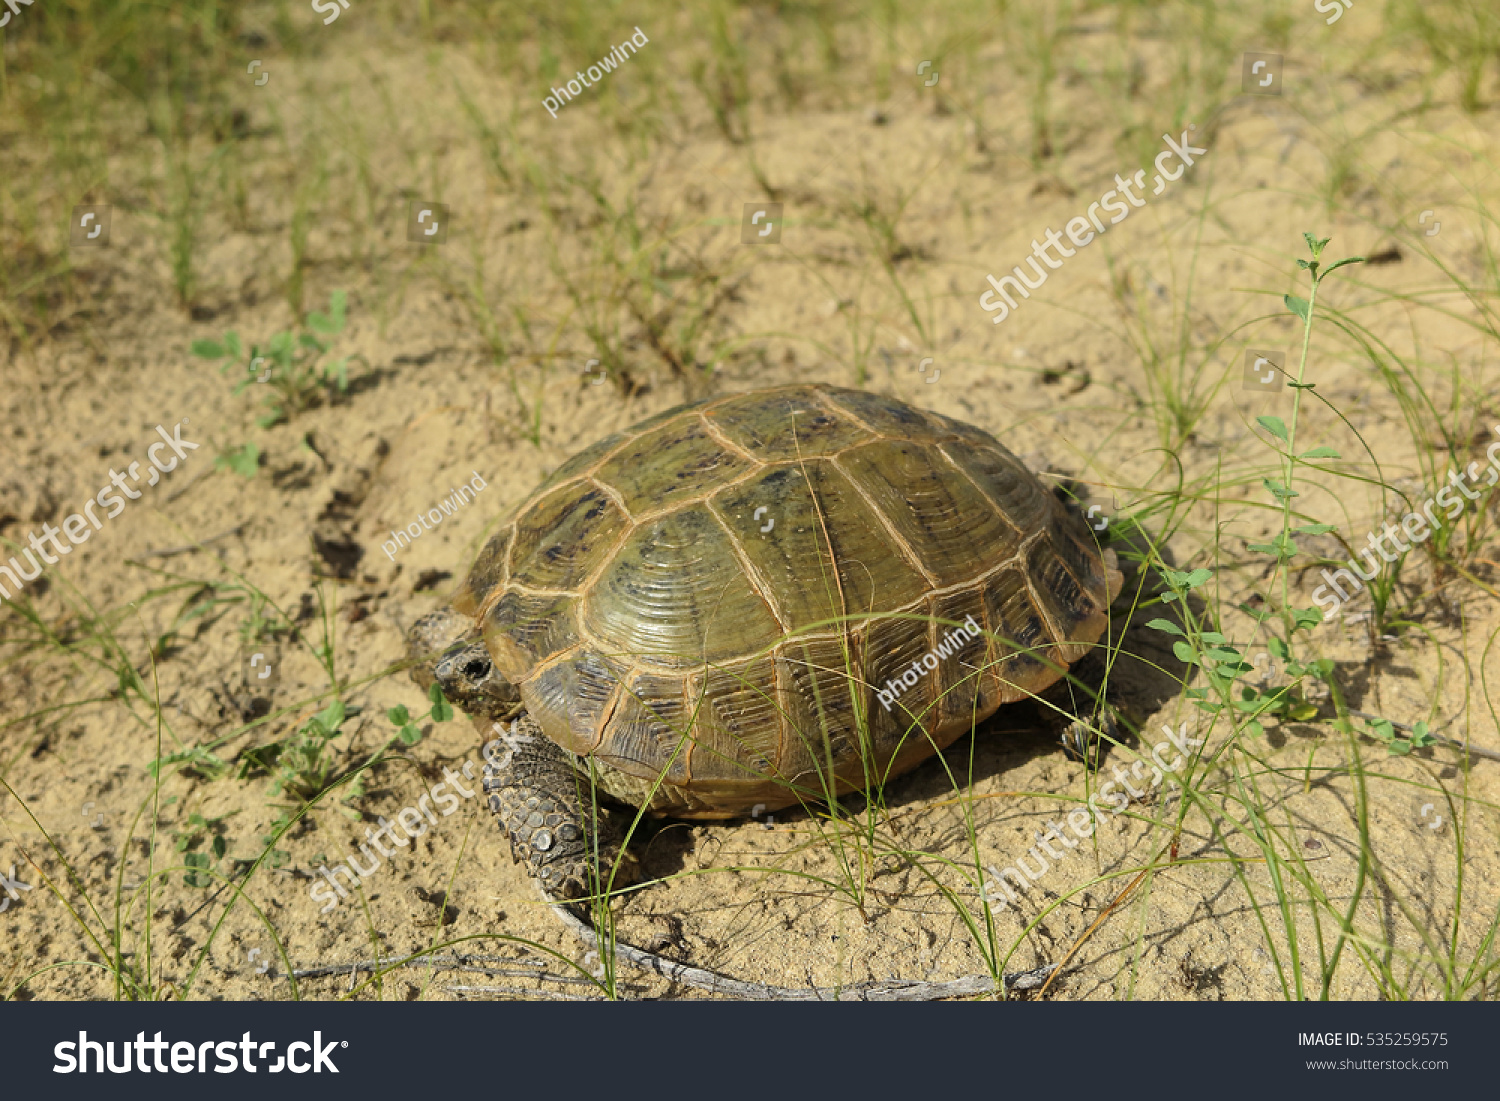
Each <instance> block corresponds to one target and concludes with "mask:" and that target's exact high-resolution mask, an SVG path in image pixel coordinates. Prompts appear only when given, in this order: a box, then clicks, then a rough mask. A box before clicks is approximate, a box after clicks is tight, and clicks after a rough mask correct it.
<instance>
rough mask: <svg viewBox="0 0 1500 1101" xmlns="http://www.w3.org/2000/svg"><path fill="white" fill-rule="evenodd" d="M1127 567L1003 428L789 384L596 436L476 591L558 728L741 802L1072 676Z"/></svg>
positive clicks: (855, 771)
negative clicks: (1012, 448)
mask: <svg viewBox="0 0 1500 1101" xmlns="http://www.w3.org/2000/svg"><path fill="white" fill-rule="evenodd" d="M1114 564H1115V562H1114V556H1113V554H1112V553H1110V552H1105V553H1103V554H1101V552H1100V550H1099V549H1098V547H1097V545H1096V543H1095V541H1094V540H1093V538H1092V532H1091V531H1090V529H1089V527H1088V525H1087V524H1086V523H1085V522H1084V521H1083V520H1082V519H1081V518H1080V517H1078V516H1077V515H1075V514H1074V513H1072V512H1069V511H1067V510H1066V509H1065V508H1064V507H1063V505H1062V504H1061V502H1060V501H1059V500H1058V499H1057V498H1056V497H1055V496H1054V495H1053V494H1052V493H1049V492H1048V491H1047V490H1046V489H1045V488H1044V487H1043V486H1042V484H1041V483H1040V482H1039V481H1038V480H1037V479H1036V477H1035V476H1034V475H1032V474H1031V473H1030V471H1028V470H1027V469H1026V468H1025V466H1023V465H1022V464H1021V462H1020V461H1019V460H1017V459H1016V457H1015V456H1014V455H1012V454H1011V453H1010V452H1009V451H1007V450H1006V449H1005V448H1004V447H1003V446H1001V444H1000V443H999V442H998V441H996V440H995V439H994V437H992V436H990V435H989V434H988V433H986V432H983V431H981V430H980V429H977V428H974V427H972V426H970V425H966V424H963V423H961V422H959V421H955V420H952V419H950V418H948V417H944V416H941V415H939V414H936V413H927V412H922V411H919V410H917V409H914V408H912V407H911V406H909V405H906V404H904V403H902V402H900V401H896V400H894V399H892V398H886V397H880V396H877V395H875V394H870V393H866V392H864V391H860V390H847V389H840V388H835V387H830V386H788V387H781V388H776V389H769V390H760V391H754V392H751V393H745V394H739V395H735V396H731V397H720V398H715V399H712V400H709V401H706V402H698V403H695V404H690V405H682V406H678V407H677V408H675V409H670V410H668V411H666V412H664V413H661V414H658V415H657V416H654V417H651V418H650V419H648V420H645V421H642V422H641V423H640V424H637V425H635V426H634V427H633V428H631V429H630V430H628V431H626V432H623V433H617V434H615V435H613V436H610V437H609V438H607V439H604V440H601V441H600V442H599V443H596V444H594V445H593V446H592V447H590V448H588V449H587V450H585V451H583V452H581V453H579V454H578V455H576V456H574V457H573V458H572V459H571V460H569V461H568V462H567V463H565V464H563V465H562V466H561V467H560V468H559V469H558V470H557V471H556V472H555V473H553V474H552V475H551V476H550V477H549V478H548V479H547V480H546V481H544V482H543V483H542V485H541V486H539V487H538V488H537V489H536V491H535V492H534V493H532V495H531V496H530V497H529V498H528V499H527V500H526V501H524V502H523V503H522V504H521V505H520V506H519V507H518V508H517V509H516V511H515V514H514V516H513V517H512V519H511V520H510V522H509V523H508V524H507V525H506V526H505V528H504V529H503V530H502V531H500V533H499V534H497V535H496V536H495V537H494V538H493V539H492V540H491V541H490V542H489V543H488V545H486V546H485V548H484V550H483V551H482V552H481V553H480V555H479V557H478V559H477V561H476V563H475V565H474V568H473V570H472V571H471V573H470V575H469V577H468V579H467V580H466V581H465V583H464V584H463V586H462V587H461V588H460V590H459V592H458V594H457V596H456V597H455V599H454V602H453V604H454V608H455V609H456V610H457V611H459V612H461V613H463V614H465V615H469V616H474V617H476V618H477V619H478V620H479V622H480V626H481V629H482V631H483V635H484V639H485V643H486V647H487V649H488V650H489V652H490V654H491V656H492V657H493V659H494V662H495V666H496V669H497V670H498V671H499V672H500V673H501V674H502V675H503V676H505V677H506V678H507V679H508V680H510V681H511V682H512V683H514V684H515V685H516V686H517V687H518V688H519V690H520V695H521V699H522V701H523V702H524V703H525V705H526V708H527V710H528V711H529V712H530V714H531V717H532V718H533V719H534V720H535V721H536V723H537V724H538V725H539V726H540V727H541V728H542V730H543V731H544V732H545V733H546V734H547V735H548V736H549V737H550V738H552V739H553V740H554V741H556V742H557V743H558V744H559V745H561V746H562V747H563V748H565V749H567V750H569V751H571V752H573V753H575V754H577V755H579V756H581V757H584V758H587V759H588V760H589V761H590V763H591V765H592V766H595V767H596V766H597V765H601V764H602V765H604V766H608V768H612V769H617V770H620V771H621V772H623V773H625V774H627V775H628V776H629V777H635V778H639V779H640V780H643V781H647V782H648V783H647V784H645V785H642V787H646V788H651V787H653V785H652V784H651V783H650V782H654V781H658V780H659V783H657V784H655V785H654V788H657V789H667V790H672V789H675V791H674V799H673V800H669V802H672V803H673V805H672V813H674V814H677V815H679V816H682V817H690V818H692V817H696V818H723V817H730V816H734V815H738V814H743V813H745V812H746V811H747V810H749V809H750V808H752V807H755V806H757V805H764V806H765V808H766V809H769V810H776V809H778V808H780V807H783V806H786V805H788V804H790V803H792V802H794V801H796V800H797V799H798V798H799V792H800V793H801V796H802V797H806V796H807V795H813V796H814V797H826V796H827V795H828V794H829V793H830V792H836V793H841V792H843V791H846V790H850V789H853V788H860V787H865V786H867V785H868V784H869V783H870V782H872V781H874V780H877V779H883V778H886V777H889V776H892V775H895V774H896V773H898V772H902V771H905V770H906V769H908V768H910V767H911V766H912V765H914V764H916V763H917V762H918V761H920V760H921V759H922V758H924V757H926V756H928V755H930V754H931V753H933V752H934V751H935V750H937V749H941V748H942V747H944V746H946V745H947V744H949V743H950V742H952V741H953V740H954V739H956V738H957V737H958V736H959V735H961V734H963V733H964V732H966V731H968V730H970V729H971V728H972V727H973V726H974V724H975V723H977V722H979V721H980V720H982V719H984V718H986V717H988V716H989V715H990V714H991V713H992V712H993V711H994V710H995V708H997V707H999V706H1000V705H1001V704H1003V703H1007V702H1010V701H1013V700H1017V699H1020V698H1022V697H1025V696H1028V695H1030V694H1031V693H1034V692H1037V691H1039V690H1041V689H1043V688H1045V687H1046V686H1048V685H1049V684H1051V683H1053V682H1054V681H1056V680H1057V679H1058V678H1059V676H1061V674H1062V671H1063V670H1064V669H1066V667H1067V666H1068V664H1069V663H1071V662H1073V661H1075V660H1076V659H1077V658H1078V657H1080V656H1081V655H1082V654H1083V653H1084V652H1085V651H1086V650H1087V649H1088V648H1089V646H1090V644H1092V643H1093V642H1095V641H1096V640H1097V639H1098V638H1099V636H1100V635H1101V634H1102V633H1103V631H1104V629H1105V627H1106V624H1107V614H1106V608H1107V606H1108V604H1109V602H1110V600H1111V599H1112V598H1113V597H1114V596H1115V594H1116V593H1117V592H1118V591H1119V586H1120V583H1121V576H1120V574H1119V573H1118V572H1117V571H1116V570H1115V569H1114ZM965 623H966V624H968V627H967V628H966V629H964V630H957V628H958V627H959V625H960V624H965ZM975 628H978V630H977V631H976V630H975ZM607 770H608V769H606V771H607Z"/></svg>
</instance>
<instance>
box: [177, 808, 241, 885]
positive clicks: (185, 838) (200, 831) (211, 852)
mask: <svg viewBox="0 0 1500 1101" xmlns="http://www.w3.org/2000/svg"><path fill="white" fill-rule="evenodd" d="M238 813H239V812H238V811H231V812H230V813H229V814H224V815H220V816H219V817H218V818H205V817H204V816H203V815H201V814H198V813H197V812H194V813H192V814H190V815H188V828H187V829H186V830H184V831H183V832H181V833H177V834H174V835H173V838H172V839H173V841H174V843H175V844H176V847H177V851H178V852H179V853H181V854H182V862H183V863H184V864H186V865H187V866H188V868H189V869H190V870H189V871H188V872H186V873H185V874H184V875H183V877H182V881H183V882H184V883H186V884H187V885H188V886H189V887H211V886H213V883H214V880H213V876H212V875H210V874H209V873H210V872H211V871H212V870H213V867H214V865H215V864H217V863H218V862H219V861H220V860H223V859H224V854H225V852H226V851H227V850H228V848H229V843H228V841H227V840H225V837H224V822H225V820H226V819H228V818H231V817H233V816H234V815H236V814H238ZM205 840H206V841H208V852H199V851H198V848H199V846H200V845H202V844H203V842H204V841H205Z"/></svg>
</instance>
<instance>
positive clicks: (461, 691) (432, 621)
mask: <svg viewBox="0 0 1500 1101" xmlns="http://www.w3.org/2000/svg"><path fill="white" fill-rule="evenodd" d="M406 650H407V653H408V654H409V655H410V656H411V657H412V658H413V659H415V662H416V664H414V665H413V666H412V669H411V679H412V680H414V681H416V682H417V683H418V684H419V685H421V686H422V687H423V688H426V687H428V686H429V685H431V684H433V683H434V682H436V683H437V684H439V685H441V686H442V689H443V695H444V696H445V697H446V698H447V699H448V702H450V703H452V704H453V705H454V706H455V707H458V708H461V709H462V710H464V711H466V712H468V713H469V714H470V715H475V716H479V717H481V718H484V719H488V720H491V721H499V720H501V719H508V718H511V717H512V716H514V715H515V713H516V712H517V711H519V710H520V707H521V694H520V693H519V692H518V691H516V686H515V685H513V684H511V683H510V681H508V680H506V679H505V678H504V677H503V676H501V675H500V671H499V670H498V669H496V668H495V663H494V661H492V660H491V659H490V653H489V651H488V650H487V649H486V648H485V645H484V638H483V637H482V636H481V635H480V633H479V629H478V626H477V625H476V624H475V622H474V620H473V619H472V618H471V617H469V616H466V615H464V614H462V613H461V612H457V611H455V610H454V609H452V608H440V609H438V610H437V611H435V612H432V613H430V614H428V615H425V616H423V617H422V618H421V619H419V620H417V621H416V622H415V623H413V624H412V627H411V630H410V631H408V632H407V634H406Z"/></svg>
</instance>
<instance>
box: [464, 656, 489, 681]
mask: <svg viewBox="0 0 1500 1101" xmlns="http://www.w3.org/2000/svg"><path fill="white" fill-rule="evenodd" d="M489 671H490V663H489V662H487V661H485V660H484V659H483V658H473V659H471V660H470V661H469V662H468V663H467V664H465V665H464V676H466V677H469V678H470V679H472V680H479V679H480V678H482V677H484V676H486V675H487V674H488V673H489Z"/></svg>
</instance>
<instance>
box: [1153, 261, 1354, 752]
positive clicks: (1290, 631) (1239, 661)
mask: <svg viewBox="0 0 1500 1101" xmlns="http://www.w3.org/2000/svg"><path fill="white" fill-rule="evenodd" d="M1302 237H1303V239H1304V240H1305V241H1306V242H1307V247H1308V251H1309V252H1311V253H1312V259H1311V260H1298V261H1297V266H1298V267H1300V268H1301V269H1302V270H1303V271H1306V272H1307V273H1308V274H1309V277H1310V279H1311V282H1312V286H1311V288H1310V293H1309V295H1308V297H1307V298H1300V297H1298V296H1297V295H1292V294H1288V295H1284V296H1283V301H1284V302H1285V303H1286V307H1287V309H1289V310H1291V311H1292V312H1293V313H1294V314H1296V315H1297V316H1298V317H1300V318H1301V319H1302V361H1301V364H1300V365H1299V367H1298V371H1297V380H1296V381H1295V382H1289V383H1288V385H1289V386H1290V387H1291V388H1292V390H1293V393H1294V397H1293V399H1292V417H1291V424H1290V425H1288V424H1287V423H1286V422H1284V421H1283V420H1282V419H1281V418H1280V417H1272V416H1262V417H1258V418H1256V420H1257V423H1258V424H1259V425H1260V426H1261V428H1263V429H1265V431H1266V433H1267V434H1268V435H1269V436H1270V437H1271V439H1272V440H1273V441H1274V442H1273V443H1272V446H1273V447H1276V450H1277V453H1278V457H1279V459H1280V465H1281V471H1280V473H1281V477H1280V478H1263V479H1262V481H1261V484H1262V485H1263V486H1264V487H1265V489H1266V492H1267V493H1269V494H1270V496H1271V501H1272V507H1273V508H1275V509H1276V510H1277V511H1279V512H1280V513H1281V531H1280V533H1279V534H1278V535H1277V536H1276V538H1275V539H1274V540H1272V541H1271V542H1269V543H1251V544H1249V548H1248V549H1250V550H1252V551H1256V552H1258V553H1263V554H1269V555H1271V556H1272V558H1273V559H1274V560H1275V564H1276V565H1275V571H1274V572H1273V574H1272V578H1273V581H1274V579H1275V577H1276V575H1277V574H1279V575H1280V578H1281V593H1280V597H1279V599H1277V598H1276V597H1275V596H1274V595H1273V596H1267V595H1263V594H1259V593H1257V594H1255V597H1254V599H1253V600H1252V601H1250V602H1247V603H1244V604H1241V605H1240V606H1239V607H1240V610H1241V611H1243V612H1244V613H1245V614H1247V615H1248V616H1250V617H1251V618H1252V619H1253V620H1255V623H1256V626H1257V628H1260V627H1265V626H1266V625H1267V624H1268V623H1270V622H1272V621H1275V620H1279V621H1280V626H1281V632H1280V634H1279V635H1277V634H1271V635H1269V637H1268V638H1267V641H1266V647H1267V649H1268V650H1269V652H1270V654H1271V655H1273V656H1274V657H1275V658H1276V659H1277V660H1279V661H1280V662H1282V663H1283V666H1284V668H1285V671H1286V675H1287V677H1288V678H1290V680H1289V683H1287V684H1284V685H1280V686H1278V687H1276V688H1274V689H1273V688H1269V687H1267V686H1266V685H1265V684H1264V683H1261V684H1250V683H1245V684H1242V685H1241V686H1240V691H1239V698H1238V699H1235V698H1234V686H1235V682H1236V681H1239V680H1241V679H1244V678H1248V676H1249V675H1250V674H1252V673H1254V672H1255V664H1254V662H1253V661H1249V662H1247V661H1246V660H1245V656H1244V654H1242V653H1241V652H1240V651H1239V650H1238V649H1237V648H1236V647H1234V646H1232V645H1231V644H1230V642H1229V640H1228V639H1227V638H1226V637H1225V636H1224V635H1223V634H1222V633H1220V632H1219V631H1217V630H1203V629H1202V627H1201V626H1200V625H1199V623H1198V622H1197V621H1196V619H1195V617H1194V616H1193V614H1192V610H1191V608H1190V607H1189V604H1188V594H1189V593H1190V592H1191V591H1192V590H1193V589H1196V588H1198V587H1199V586H1201V585H1203V584H1204V583H1205V582H1207V581H1208V580H1209V579H1210V578H1211V577H1212V576H1213V575H1212V573H1211V572H1210V571H1208V570H1205V569H1196V570H1192V571H1187V572H1184V571H1179V570H1172V569H1167V568H1166V567H1162V568H1161V572H1162V575H1163V577H1164V578H1165V579H1166V582H1167V586H1168V588H1169V590H1170V591H1169V592H1165V593H1163V594H1162V596H1161V601H1162V603H1164V604H1167V603H1172V602H1173V601H1181V603H1182V607H1183V626H1182V627H1179V626H1178V625H1177V624H1174V623H1171V622H1169V621H1167V620H1165V619H1155V620H1152V621H1151V622H1150V623H1149V624H1148V626H1150V627H1153V628H1154V629H1156V630H1158V631H1164V632H1166V633H1167V634H1173V635H1177V636H1179V637H1178V639H1177V641H1176V642H1174V643H1173V645H1172V649H1173V652H1174V653H1176V655H1177V657H1178V659H1179V660H1180V661H1182V662H1184V663H1185V664H1187V665H1191V666H1197V667H1198V668H1200V669H1202V670H1203V672H1204V675H1205V677H1206V679H1207V682H1208V683H1207V684H1206V685H1203V686H1199V687H1195V688H1189V689H1187V695H1188V696H1189V697H1190V698H1191V699H1192V700H1193V702H1194V704H1195V705H1196V706H1197V707H1199V708H1200V709H1202V710H1204V711H1207V712H1208V713H1210V714H1213V715H1217V714H1218V713H1219V712H1221V711H1223V710H1224V709H1225V708H1233V710H1234V711H1236V712H1238V713H1239V717H1240V718H1241V719H1242V720H1244V721H1245V727H1246V729H1247V730H1248V731H1249V732H1250V733H1251V734H1254V735H1256V736H1259V735H1262V734H1264V733H1265V727H1264V726H1263V724H1262V722H1261V720H1262V718H1263V717H1266V716H1270V717H1274V718H1277V719H1280V720H1281V721H1283V722H1285V721H1288V720H1293V721H1305V720H1307V719H1311V718H1313V717H1314V716H1315V715H1317V713H1318V707H1317V705H1316V704H1315V703H1313V702H1312V701H1311V700H1310V699H1309V698H1308V695H1307V689H1308V687H1309V686H1310V684H1311V682H1312V681H1314V680H1320V681H1322V682H1323V683H1325V684H1327V685H1328V687H1329V689H1330V691H1336V686H1335V685H1334V684H1333V680H1332V674H1333V668H1334V666H1333V662H1332V661H1331V660H1329V659H1326V658H1322V659H1318V660H1315V661H1303V660H1301V659H1299V658H1298V656H1297V653H1296V649H1295V647H1294V640H1295V638H1296V635H1297V634H1298V632H1300V631H1309V632H1310V631H1312V629H1313V628H1314V627H1317V626H1318V625H1319V624H1321V623H1322V622H1323V613H1322V611H1321V610H1320V609H1318V608H1316V607H1313V608H1296V607H1293V606H1292V602H1291V584H1290V566H1291V562H1292V560H1293V558H1295V557H1296V556H1297V555H1298V554H1299V553H1301V551H1300V549H1299V548H1298V546H1297V543H1296V540H1295V539H1294V538H1293V536H1296V535H1322V534H1325V533H1327V532H1330V531H1332V530H1333V528H1332V527H1330V526H1329V525H1327V524H1304V525H1301V526H1298V527H1293V526H1292V518H1293V502H1294V501H1295V500H1296V498H1297V497H1298V496H1300V494H1299V493H1298V492H1297V490H1295V489H1294V488H1292V487H1293V485H1294V482H1295V476H1296V472H1297V468H1298V467H1299V466H1308V465H1310V460H1313V459H1337V458H1339V453H1338V452H1337V451H1335V450H1333V449H1332V448H1330V447H1315V448H1312V449H1310V450H1308V451H1304V452H1301V453H1300V454H1299V453H1298V452H1297V451H1296V438H1297V414H1298V412H1299V410H1300V409H1301V401H1302V393H1303V391H1304V390H1310V389H1312V384H1310V383H1307V382H1304V381H1303V380H1304V377H1305V376H1306V372H1307V352H1308V347H1309V344H1310V343H1311V340H1312V326H1313V316H1314V311H1315V309H1316V303H1317V299H1318V288H1319V287H1320V286H1321V284H1322V282H1323V280H1324V279H1326V278H1327V277H1328V276H1329V275H1331V274H1332V273H1333V272H1335V271H1337V270H1338V269H1339V268H1341V267H1344V266H1345V265H1346V264H1358V263H1361V262H1362V260H1363V257H1358V256H1355V257H1349V258H1346V259H1343V260H1339V261H1336V262H1335V263H1333V264H1330V265H1329V266H1328V267H1327V268H1325V269H1323V270H1322V271H1319V267H1320V265H1321V263H1322V256H1323V249H1324V247H1325V246H1326V245H1327V244H1328V241H1329V238H1327V237H1324V238H1321V239H1320V238H1316V237H1314V236H1313V235H1312V234H1310V233H1304V234H1303V235H1302ZM1313 469H1317V468H1316V467H1314V468H1313Z"/></svg>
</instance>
